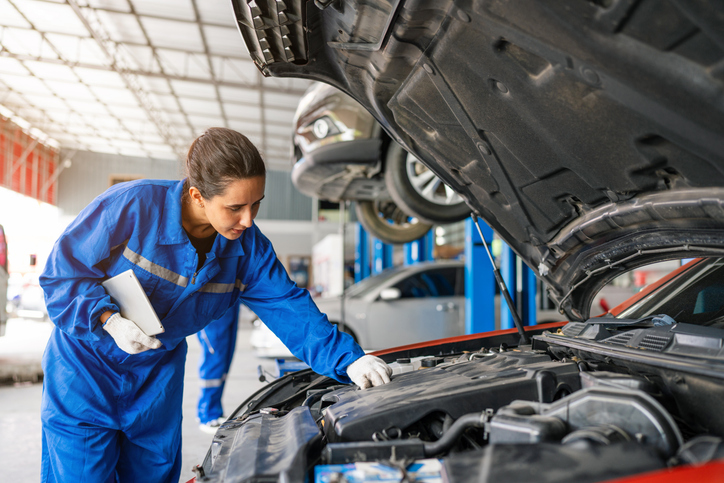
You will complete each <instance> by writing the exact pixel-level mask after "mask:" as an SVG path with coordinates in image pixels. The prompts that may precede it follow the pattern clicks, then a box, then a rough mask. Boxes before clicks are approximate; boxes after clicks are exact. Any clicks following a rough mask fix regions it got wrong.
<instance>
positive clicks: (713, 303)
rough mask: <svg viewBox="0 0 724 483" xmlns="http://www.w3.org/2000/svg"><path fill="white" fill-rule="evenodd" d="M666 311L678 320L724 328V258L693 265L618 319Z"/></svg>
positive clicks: (664, 312)
mask: <svg viewBox="0 0 724 483" xmlns="http://www.w3.org/2000/svg"><path fill="white" fill-rule="evenodd" d="M655 314H666V315H668V316H670V317H671V318H673V319H674V320H675V321H676V322H684V323H687V324H695V325H705V326H716V327H719V328H724V259H721V258H717V259H710V260H705V261H704V262H701V263H697V264H692V266H691V267H690V268H689V269H688V270H686V271H684V272H683V273H681V274H679V275H678V276H677V277H675V278H674V279H673V280H671V281H669V283H667V284H666V285H665V286H664V287H662V288H661V289H659V290H656V291H654V292H653V293H652V294H651V295H649V296H648V297H645V298H644V299H642V300H641V301H639V302H638V303H637V304H634V305H633V306H631V307H630V308H629V309H627V310H625V311H624V312H622V313H621V314H619V315H618V318H624V319H640V318H643V317H646V316H649V315H655Z"/></svg>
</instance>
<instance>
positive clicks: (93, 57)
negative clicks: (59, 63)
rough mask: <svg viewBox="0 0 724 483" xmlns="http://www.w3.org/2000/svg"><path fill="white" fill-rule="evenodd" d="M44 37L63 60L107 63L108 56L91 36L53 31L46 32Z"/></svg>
mask: <svg viewBox="0 0 724 483" xmlns="http://www.w3.org/2000/svg"><path fill="white" fill-rule="evenodd" d="M45 37H46V39H48V42H50V43H51V44H52V46H53V47H54V48H55V50H57V51H58V52H59V53H60V56H61V57H62V58H63V59H64V60H67V61H69V62H81V63H84V64H93V65H108V64H109V61H108V57H107V56H106V55H105V54H104V53H103V51H102V50H101V49H100V47H98V44H97V43H96V41H95V40H94V39H92V38H89V37H78V36H75V35H66V34H53V33H49V34H46V35H45ZM48 48H50V46H48Z"/></svg>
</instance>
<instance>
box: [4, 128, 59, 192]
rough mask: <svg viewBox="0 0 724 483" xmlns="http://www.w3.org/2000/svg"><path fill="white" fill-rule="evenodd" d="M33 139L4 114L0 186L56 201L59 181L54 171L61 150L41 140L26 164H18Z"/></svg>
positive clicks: (26, 160)
mask: <svg viewBox="0 0 724 483" xmlns="http://www.w3.org/2000/svg"><path fill="white" fill-rule="evenodd" d="M33 142H34V140H33V138H32V137H31V136H30V135H28V134H27V133H25V132H23V131H22V129H20V127H19V126H17V125H16V124H15V123H13V122H12V121H10V120H8V119H5V118H3V117H1V116H0V186H3V187H5V188H9V189H11V190H13V191H17V192H18V193H22V194H24V195H26V196H30V197H32V198H35V199H38V200H40V201H45V202H46V203H50V204H55V203H56V200H55V193H56V192H57V190H56V182H57V180H56V179H54V177H53V173H54V172H55V171H56V169H57V167H58V161H59V153H58V150H57V149H54V148H51V147H49V146H46V145H44V144H41V143H38V144H36V145H35V147H34V148H33V149H32V150H31V151H30V153H28V155H27V157H26V159H25V162H24V164H18V162H19V160H20V158H21V156H22V155H23V153H24V152H25V151H26V149H27V147H28V146H30V145H31V144H32V143H33ZM14 166H15V168H13V167H14ZM51 181H52V182H51Z"/></svg>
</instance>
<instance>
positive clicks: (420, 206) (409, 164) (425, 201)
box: [385, 141, 470, 225]
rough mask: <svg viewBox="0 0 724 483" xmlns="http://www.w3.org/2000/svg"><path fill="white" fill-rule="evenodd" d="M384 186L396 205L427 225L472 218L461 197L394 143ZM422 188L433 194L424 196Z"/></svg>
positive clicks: (386, 158)
mask: <svg viewBox="0 0 724 483" xmlns="http://www.w3.org/2000/svg"><path fill="white" fill-rule="evenodd" d="M413 181H414V183H413ZM385 184H386V185H387V191H388V192H389V193H390V196H391V197H392V199H393V200H394V201H395V203H397V206H399V207H400V208H402V209H403V210H404V211H405V212H407V214H409V215H410V216H414V217H416V218H419V219H420V220H422V221H424V222H425V223H430V224H433V225H440V224H447V223H454V222H456V221H460V220H464V219H465V218H467V217H468V216H470V207H469V206H468V205H467V203H465V201H464V200H463V199H462V198H461V197H460V195H458V194H457V193H455V192H454V191H453V190H452V189H451V188H449V187H447V186H445V184H444V183H443V182H442V181H441V180H440V178H438V177H437V176H436V175H435V174H434V173H432V171H430V170H429V169H428V168H427V167H425V166H424V165H423V164H422V163H420V161H418V160H417V158H415V157H414V156H412V155H411V154H409V153H408V152H407V151H405V149H404V148H403V147H402V146H400V145H399V144H397V143H396V142H394V141H392V142H390V145H389V147H388V148H387V155H386V157H385ZM416 185H417V186H418V187H417V188H416V187H415V186H416ZM423 188H432V192H431V193H427V194H423V193H422V190H423Z"/></svg>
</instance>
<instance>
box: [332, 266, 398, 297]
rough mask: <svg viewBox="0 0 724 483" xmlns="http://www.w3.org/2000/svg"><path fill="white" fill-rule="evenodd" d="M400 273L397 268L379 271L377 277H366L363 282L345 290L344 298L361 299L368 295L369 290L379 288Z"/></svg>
mask: <svg viewBox="0 0 724 483" xmlns="http://www.w3.org/2000/svg"><path fill="white" fill-rule="evenodd" d="M398 273H400V270H399V268H396V267H390V268H386V269H385V270H383V271H381V272H380V273H379V274H377V275H373V276H371V277H367V278H365V279H364V280H360V281H359V282H357V283H356V284H354V285H352V286H351V287H350V288H348V289H347V290H345V296H347V297H363V296H365V295H366V294H367V293H369V292H370V291H371V290H373V289H375V288H377V287H379V286H380V285H382V284H383V283H385V282H386V281H387V280H389V279H391V278H392V277H394V276H395V275H397V274H398Z"/></svg>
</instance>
